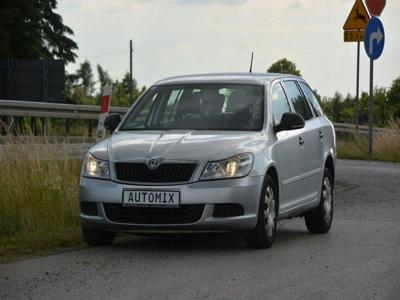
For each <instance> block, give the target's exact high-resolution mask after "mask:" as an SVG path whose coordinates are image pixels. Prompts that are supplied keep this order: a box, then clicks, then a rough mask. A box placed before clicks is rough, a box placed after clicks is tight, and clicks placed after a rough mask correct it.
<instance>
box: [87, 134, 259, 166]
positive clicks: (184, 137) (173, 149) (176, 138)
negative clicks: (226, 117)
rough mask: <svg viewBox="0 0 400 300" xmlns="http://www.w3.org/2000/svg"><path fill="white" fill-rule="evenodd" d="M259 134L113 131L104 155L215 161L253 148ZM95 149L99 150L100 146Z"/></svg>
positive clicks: (122, 158) (117, 158) (118, 158)
mask: <svg viewBox="0 0 400 300" xmlns="http://www.w3.org/2000/svg"><path fill="white" fill-rule="evenodd" d="M263 137H265V136H264V134H263V133H262V132H229V131H224V132H220V131H218V132H215V131H189V130H188V131H184V130H171V131H136V132H135V131H129V132H116V133H114V134H113V135H112V136H111V137H110V139H109V140H108V157H109V159H110V160H112V161H125V162H129V161H143V160H146V159H148V158H153V157H157V158H162V159H163V160H176V159H179V160H198V161H199V160H219V159H225V158H228V157H230V156H232V155H235V154H239V153H244V152H255V151H257V150H258V149H260V147H263V145H265V139H263ZM103 145H104V144H103ZM101 148H103V147H101ZM94 150H96V149H94ZM97 150H98V151H99V152H101V149H100V148H99V149H97ZM94 154H95V153H94Z"/></svg>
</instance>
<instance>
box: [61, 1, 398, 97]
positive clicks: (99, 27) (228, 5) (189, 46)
mask: <svg viewBox="0 0 400 300" xmlns="http://www.w3.org/2000/svg"><path fill="white" fill-rule="evenodd" d="M394 2H396V3H394ZM352 5H353V0H342V1H330V0H307V1H306V0H291V1H273V0H248V1H244V0H231V1H229V0H204V1H201V0H114V1H109V0H85V1H80V0H68V1H63V2H60V9H59V13H60V14H61V15H62V16H63V17H64V22H65V23H66V24H67V25H68V26H70V27H71V28H72V29H73V30H74V31H75V36H74V39H75V40H76V41H77V43H78V45H79V47H80V50H79V52H78V54H79V56H80V59H81V60H83V59H84V57H88V59H89V60H90V61H91V62H92V63H93V64H97V63H100V64H102V66H103V67H104V68H106V69H108V70H109V72H110V73H111V75H112V76H113V77H116V78H121V77H122V75H123V73H124V72H125V71H127V70H128V68H129V66H128V61H129V60H128V53H127V52H128V45H129V39H133V44H134V48H135V51H136V52H135V53H134V67H133V68H134V76H135V77H136V78H137V80H138V83H139V85H146V86H148V85H150V84H151V83H152V82H154V81H156V80H158V79H160V74H162V75H163V76H170V75H179V74H188V73H199V72H221V71H246V70H248V64H249V58H250V53H251V51H254V52H255V58H254V70H255V71H265V70H266V69H267V67H268V66H269V65H271V64H272V63H273V62H274V61H276V60H278V59H280V58H282V57H288V58H289V59H291V60H293V61H295V63H296V65H297V66H298V67H299V68H300V69H301V71H302V74H303V75H304V76H305V78H306V79H308V80H309V81H310V83H311V84H312V85H313V87H315V88H316V89H318V91H320V92H321V93H322V94H323V95H333V93H334V92H335V91H336V90H339V91H341V92H342V93H343V94H345V93H347V92H350V93H352V94H354V93H355V71H356V70H355V65H356V56H355V53H356V45H355V44H354V43H344V42H343V30H342V26H343V23H344V22H345V20H346V17H347V15H348V14H349V12H350V9H351V7H352ZM399 7H400V1H391V2H388V3H387V7H386V9H385V11H384V13H383V15H382V21H383V23H384V25H385V29H386V35H387V38H386V49H385V50H384V53H383V55H382V57H381V58H380V60H379V61H377V62H376V67H375V70H376V75H375V80H376V81H375V82H376V84H378V85H384V86H388V85H390V83H391V81H392V80H393V79H394V78H395V77H397V76H399V75H400V69H399V68H398V58H397V57H398V53H400V35H398V34H397V30H398V28H400V26H399V25H400V21H399V19H398V11H399V10H398V9H399ZM124 50H126V51H127V52H126V53H123V54H117V55H110V56H97V57H93V56H96V55H98V54H103V53H115V52H120V51H124ZM136 54H138V55H136ZM143 59H144V60H145V62H143ZM361 62H362V64H361V75H362V76H361V88H362V89H363V90H367V89H368V78H367V77H368V72H367V69H368V68H367V66H368V60H367V59H366V55H365V54H364V50H363V49H362V60H361ZM149 65H150V66H151V68H150V67H149ZM74 67H75V66H69V67H68V69H69V70H73V69H74Z"/></svg>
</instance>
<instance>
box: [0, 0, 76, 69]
mask: <svg viewBox="0 0 400 300" xmlns="http://www.w3.org/2000/svg"><path fill="white" fill-rule="evenodd" d="M56 8H57V0H35V1H32V0H2V1H1V4H0V41H1V43H0V57H10V58H56V59H62V60H64V61H65V62H74V61H75V59H76V57H77V56H76V54H75V52H74V50H76V49H78V46H77V44H76V43H75V42H74V41H73V40H72V39H70V38H69V36H70V35H73V31H72V29H71V28H69V27H68V26H66V25H64V23H63V20H62V17H61V16H60V15H59V14H57V13H55V9H56Z"/></svg>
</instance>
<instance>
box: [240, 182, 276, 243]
mask: <svg viewBox="0 0 400 300" xmlns="http://www.w3.org/2000/svg"><path fill="white" fill-rule="evenodd" d="M277 216H278V193H277V189H276V185H275V181H274V180H273V178H272V177H271V176H270V175H267V177H266V179H265V182H264V186H263V191H262V193H261V199H260V204H259V209H258V219H257V225H256V227H255V228H254V229H253V230H252V231H250V232H249V233H247V234H246V242H247V245H248V246H249V247H251V248H259V249H265V248H270V247H271V246H272V244H273V243H274V239H275V233H276V223H277Z"/></svg>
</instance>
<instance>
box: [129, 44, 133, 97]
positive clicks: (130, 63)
mask: <svg viewBox="0 0 400 300" xmlns="http://www.w3.org/2000/svg"><path fill="white" fill-rule="evenodd" d="M132 52H133V48H132V40H130V41H129V103H131V104H132V102H133V100H132V88H133V78H132Z"/></svg>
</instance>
